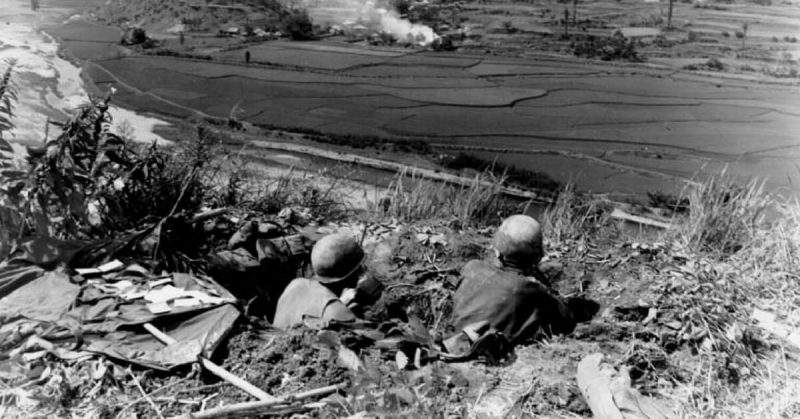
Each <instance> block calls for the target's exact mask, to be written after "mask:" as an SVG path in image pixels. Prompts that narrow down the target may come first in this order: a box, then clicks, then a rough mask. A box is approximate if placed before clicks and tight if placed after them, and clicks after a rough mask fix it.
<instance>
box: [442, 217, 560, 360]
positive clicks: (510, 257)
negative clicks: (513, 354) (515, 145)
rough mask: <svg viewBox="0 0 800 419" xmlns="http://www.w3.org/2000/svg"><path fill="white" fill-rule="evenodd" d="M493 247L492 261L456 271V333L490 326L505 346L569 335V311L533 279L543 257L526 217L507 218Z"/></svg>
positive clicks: (538, 234)
mask: <svg viewBox="0 0 800 419" xmlns="http://www.w3.org/2000/svg"><path fill="white" fill-rule="evenodd" d="M493 247H494V250H495V256H496V258H495V260H492V261H482V260H473V261H470V262H469V263H467V265H466V266H464V268H463V269H462V271H461V275H462V277H463V279H462V281H461V284H460V285H459V287H458V289H457V290H456V293H455V296H454V303H453V317H454V326H455V327H456V329H457V330H467V329H466V328H468V327H476V326H475V325H482V326H483V329H484V330H485V328H486V327H490V328H493V329H495V330H497V331H499V332H500V333H502V334H503V336H505V338H506V339H508V341H510V342H511V344H517V343H520V342H522V341H525V340H528V339H531V338H534V337H536V336H537V335H539V334H542V333H543V334H552V333H569V332H571V331H572V330H573V329H574V327H575V319H574V318H573V314H572V312H571V310H570V309H569V308H568V307H567V305H566V304H564V302H562V301H561V299H559V298H558V297H557V296H555V295H554V294H553V293H552V292H551V290H550V289H549V288H548V287H547V286H545V285H544V284H542V283H541V282H540V281H538V280H536V279H535V278H534V276H535V272H537V271H538V269H537V268H536V266H537V264H538V263H539V261H540V260H541V258H542V256H543V255H544V252H543V248H542V228H541V226H540V225H539V223H538V222H537V221H536V220H534V219H533V218H531V217H528V216H526V215H513V216H511V217H509V218H507V219H506V220H505V221H503V223H502V224H501V225H500V227H499V228H498V230H497V233H496V234H495V236H494V243H493Z"/></svg>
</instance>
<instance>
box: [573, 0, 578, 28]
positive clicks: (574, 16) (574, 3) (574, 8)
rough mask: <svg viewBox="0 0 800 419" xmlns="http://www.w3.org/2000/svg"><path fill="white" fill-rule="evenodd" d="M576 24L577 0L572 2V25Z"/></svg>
mask: <svg viewBox="0 0 800 419" xmlns="http://www.w3.org/2000/svg"><path fill="white" fill-rule="evenodd" d="M577 24H578V0H572V25H573V26H575V25H577Z"/></svg>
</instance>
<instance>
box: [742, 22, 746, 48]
mask: <svg viewBox="0 0 800 419" xmlns="http://www.w3.org/2000/svg"><path fill="white" fill-rule="evenodd" d="M745 40H747V23H742V49H744V47H745Z"/></svg>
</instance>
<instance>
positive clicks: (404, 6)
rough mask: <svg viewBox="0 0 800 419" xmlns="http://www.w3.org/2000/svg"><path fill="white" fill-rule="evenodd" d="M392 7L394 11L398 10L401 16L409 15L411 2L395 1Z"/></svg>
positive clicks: (404, 0)
mask: <svg viewBox="0 0 800 419" xmlns="http://www.w3.org/2000/svg"><path fill="white" fill-rule="evenodd" d="M392 6H394V9H395V10H397V13H399V14H401V15H405V14H408V10H409V9H410V8H411V1H409V0H393V1H392Z"/></svg>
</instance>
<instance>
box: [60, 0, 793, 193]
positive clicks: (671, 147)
mask: <svg viewBox="0 0 800 419" xmlns="http://www.w3.org/2000/svg"><path fill="white" fill-rule="evenodd" d="M592 4H593V5H594V6H593V8H592V9H591V11H592V13H593V14H592V15H591V16H592V18H593V19H599V17H598V16H606V17H607V18H608V19H610V20H613V19H617V20H619V19H621V17H620V16H619V13H620V6H619V5H608V4H606V3H592ZM626 4H627V3H626ZM471 5H473V6H474V7H472V8H467V10H466V11H465V12H464V15H465V16H471V17H470V22H472V23H473V24H474V25H478V26H481V25H482V26H481V28H482V30H484V31H485V38H484V42H485V43H487V45H488V43H489V41H488V40H487V39H492V37H493V36H500V35H497V34H496V31H494V30H492V29H491V28H492V27H493V26H492V22H496V21H497V20H498V19H502V18H503V15H502V14H501V13H505V12H497V11H493V10H494V9H497V10H509V7H511V6H510V5H508V4H506V5H505V6H503V7H505V8H501V7H500V5H499V3H497V2H489V4H486V5H483V6H478V5H476V4H474V3H471ZM603 5H605V6H603ZM514 7H521V8H523V9H524V7H523V6H521V5H519V6H514ZM647 7H649V8H650V9H646V8H647ZM654 7H657V5H655V6H654V5H652V4H646V5H642V4H639V3H637V6H636V7H635V8H633V9H631V10H633V12H631V13H629V14H627V15H625V16H628V18H627V19H628V20H631V19H633V20H636V19H639V20H640V21H641V22H638V21H636V22H635V21H633V20H631V21H630V22H627V21H626V22H621V23H624V24H626V25H629V26H630V27H633V28H634V29H636V28H638V27H640V26H642V25H643V24H644V23H646V22H645V20H646V19H645V18H647V17H648V16H649V15H647V14H646V13H644V12H643V11H644V10H658V9H657V8H656V9H653V8H654ZM787 7H788V6H787ZM493 8H494V9H493ZM751 8H752V7H751ZM523 9H520V10H519V11H517V12H519V15H515V16H514V18H515V19H517V20H518V21H519V22H517V21H513V22H512V23H511V24H512V25H520V26H522V23H524V21H526V20H525V19H526V16H528V15H530V16H539V18H537V19H538V20H536V19H533V20H532V19H528V20H527V21H528V22H533V23H531V25H532V26H531V28H528V29H525V27H523V28H522V29H523V32H525V31H528V32H530V33H538V32H537V31H538V30H539V29H540V27H541V25H542V24H543V22H544V23H546V22H545V21H544V20H542V19H543V18H541V17H542V16H544V18H546V17H547V16H548V15H547V13H539V14H536V13H528V12H525V11H524V10H523ZM515 10H516V9H515ZM525 10H528V11H530V10H529V9H525ZM740 10H741V11H738V12H735V11H734V10H727V9H726V10H723V11H720V10H707V9H699V8H691V7H689V6H687V5H683V6H682V7H679V8H678V9H677V11H676V20H675V21H676V22H677V23H676V24H680V23H681V22H686V21H687V19H690V18H692V19H694V20H693V21H692V22H693V26H692V30H697V28H702V30H703V31H706V32H709V33H711V32H714V31H717V32H716V34H717V35H719V33H721V32H722V31H723V30H724V29H725V28H726V27H727V26H725V25H724V24H723V23H724V22H726V21H730V20H731V19H733V20H735V19H734V18H735V17H736V16H739V15H735V13H739V14H743V15H742V16H751V17H752V15H751V14H747V13H748V10H749V9H740ZM690 12H691V13H693V14H692V15H691V16H690ZM751 12H752V11H751ZM526 13H527V14H526ZM615 13H616V14H615ZM495 15H499V17H498V16H495ZM492 16H495V17H494V18H493V19H494V20H491V19H490V17H492ZM720 16H722V17H723V18H724V19H723V18H721V17H720ZM759 16H767V17H769V18H771V19H775V21H776V22H777V23H776V25H775V26H774V27H775V29H776V30H777V31H779V32H781V33H784V32H786V33H789V32H792V31H793V30H795V29H800V25H794V24H791V23H790V22H789V21H787V20H786V19H784V18H783V17H781V16H780V15H779V14H776V13H773V14H771V15H769V14H764V13H762V14H761V15H759ZM770 16H771V17H770ZM726 19H727V20H726ZM545 20H546V19H545ZM751 20H752V19H751ZM514 22H516V23H514ZM537 22H538V23H537ZM643 22H644V23H643ZM721 22H722V23H721ZM534 23H535V24H534ZM731 25H733V23H730V22H729V24H728V26H731ZM551 26H552V25H551ZM590 26H591V25H590ZM596 26H597V25H594V26H591V27H590V28H589V29H587V31H592V30H599V29H597V27H596ZM537 28H539V29H537ZM592 28H594V29H592ZM645 29H646V28H645ZM603 30H606V29H603ZM637 30H638V29H637ZM637 30H632V32H631V31H629V32H631V33H633V34H634V35H636V34H639V32H641V33H642V34H644V35H646V36H649V35H652V33H651V32H652V30H638V32H637ZM751 30H752V33H751V36H752V37H753V38H754V39H756V40H757V39H758V38H759V37H760V38H765V37H770V36H773V35H772V32H770V30H769V27H768V26H767V25H765V24H764V22H761V21H759V22H758V23H753V24H752V26H751ZM493 31H494V32H493ZM539 32H541V31H539ZM81 33H83V32H81V31H78V30H72V29H70V30H69V33H68V34H69V39H70V40H71V41H70V42H73V43H75V42H81V38H80V37H81ZM86 33H87V35H86V37H87V39H86V40H85V42H86V43H88V42H92V43H93V44H98V45H102V42H98V40H97V34H98V32H97V30H90V31H86ZM525 33H527V32H525ZM775 33H776V34H777V32H775ZM640 35H641V34H640ZM670 36H675V35H674V34H672V35H670ZM719 36H721V35H719ZM765 39H768V38H765ZM735 41H737V42H739V41H738V40H735ZM753 42H755V41H753ZM81 45H83V44H81ZM703 45H704V44H702V43H700V44H698V45H694V48H701V47H703ZM706 46H708V45H706ZM67 47H68V48H69V45H67ZM687 48H688V47H687ZM81 51H82V50H80V49H79V53H80V52H81ZM245 51H249V52H250V54H251V61H250V63H249V64H246V63H245V62H244V54H245ZM101 52H102V51H101ZM204 53H207V54H209V55H210V56H211V60H197V59H190V58H175V57H163V56H147V55H121V54H114V53H105V54H102V55H103V56H101V57H98V56H96V55H95V56H93V57H92V58H93V59H92V60H91V61H90V62H88V63H87V64H86V66H85V67H84V74H85V75H86V76H87V78H88V79H90V80H91V81H93V82H94V84H95V85H97V86H99V87H100V88H101V89H102V88H106V87H108V86H112V85H113V86H114V87H115V88H117V89H118V94H117V98H116V101H117V103H120V104H122V105H124V106H129V107H133V108H135V109H136V110H139V111H146V112H152V113H155V114H166V115H170V116H174V117H179V118H186V117H188V116H191V115H192V114H201V115H209V116H215V117H223V118H224V117H228V116H229V115H230V114H231V111H232V109H234V107H236V108H237V109H238V110H239V113H238V115H239V118H240V119H243V120H246V121H247V122H251V123H253V124H257V125H264V126H271V127H280V128H285V129H288V130H291V129H293V128H303V129H314V130H318V131H323V132H330V133H335V134H358V135H378V136H385V137H397V138H422V139H425V140H426V141H430V142H431V143H432V144H433V145H434V146H435V147H438V148H439V149H441V150H445V151H449V152H458V151H463V152H469V153H474V154H479V155H480V156H481V157H484V158H488V159H496V160H497V161H499V162H502V163H507V164H513V165H515V166H518V167H522V168H527V169H534V170H538V171H543V172H546V173H549V174H551V175H553V176H554V177H555V178H556V179H557V180H559V181H563V182H565V181H568V180H573V181H576V182H577V184H578V187H579V188H581V189H583V190H587V191H593V192H612V191H613V192H619V193H631V194H637V193H642V192H646V191H654V190H662V191H666V192H672V193H679V192H680V191H681V189H682V188H683V186H684V185H685V184H686V181H687V180H690V179H698V178H702V177H703V176H704V175H705V174H707V173H713V172H718V171H719V170H721V169H722V168H723V167H726V166H727V167H728V171H729V172H731V173H733V174H734V175H736V176H741V177H742V178H751V177H763V178H767V179H768V185H769V186H770V187H771V188H773V189H775V190H776V191H780V192H782V193H785V194H795V193H797V192H798V188H800V187H798V183H799V182H800V167H798V165H797V164H796V161H797V159H798V158H800V106H798V105H800V87H798V85H797V83H796V82H794V81H793V80H775V79H765V78H764V77H751V76H746V75H742V74H734V73H732V72H727V73H715V74H705V73H703V72H702V71H685V70H681V69H680V67H676V62H678V61H675V60H679V58H678V55H680V54H673V55H672V56H670V57H668V58H662V59H659V58H657V57H656V58H655V59H652V60H648V62H647V63H643V64H632V63H619V62H615V63H605V62H598V61H589V60H583V59H578V58H575V57H571V56H563V55H562V56H558V55H553V54H544V53H542V54H529V53H526V54H518V55H519V56H508V55H504V56H501V55H494V54H491V53H489V54H487V53H479V52H478V51H476V50H474V49H473V50H470V49H469V48H467V49H466V51H461V52H433V51H429V50H420V49H408V48H399V47H370V46H366V45H364V44H353V43H347V42H343V41H337V40H335V39H333V40H326V41H314V42H290V41H287V40H275V41H266V42H263V43H259V44H248V45H241V46H240V47H238V48H235V49H231V48H217V49H213V48H211V49H206V50H204ZM83 55H84V56H86V55H87V54H86V53H83ZM697 57H698V56H697V55H695V56H692V57H691V58H690V59H686V58H684V61H686V60H688V61H687V62H689V61H692V60H693V62H697V61H698V58H697ZM670 60H673V61H670Z"/></svg>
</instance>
